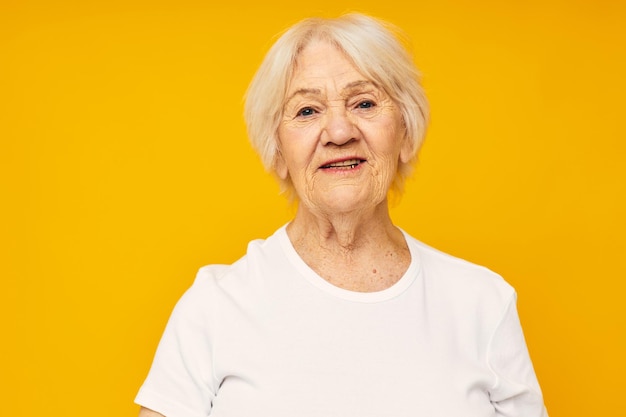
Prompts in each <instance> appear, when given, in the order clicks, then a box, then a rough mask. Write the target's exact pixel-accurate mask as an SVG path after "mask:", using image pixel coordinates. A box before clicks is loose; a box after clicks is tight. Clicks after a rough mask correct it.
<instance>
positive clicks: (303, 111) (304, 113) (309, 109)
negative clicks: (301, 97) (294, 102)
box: [297, 107, 315, 117]
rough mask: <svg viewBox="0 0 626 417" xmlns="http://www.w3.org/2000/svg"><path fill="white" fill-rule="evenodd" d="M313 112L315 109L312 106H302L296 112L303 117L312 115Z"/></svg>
mask: <svg viewBox="0 0 626 417" xmlns="http://www.w3.org/2000/svg"><path fill="white" fill-rule="evenodd" d="M313 114H315V110H314V109H313V108H312V107H304V108H302V109H300V110H299V111H298V113H297V115H298V116H303V117H307V116H312V115H313Z"/></svg>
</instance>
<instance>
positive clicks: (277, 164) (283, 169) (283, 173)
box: [274, 147, 289, 180]
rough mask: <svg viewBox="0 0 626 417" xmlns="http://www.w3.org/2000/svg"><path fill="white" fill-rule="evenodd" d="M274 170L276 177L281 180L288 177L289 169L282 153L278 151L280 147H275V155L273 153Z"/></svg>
mask: <svg viewBox="0 0 626 417" xmlns="http://www.w3.org/2000/svg"><path fill="white" fill-rule="evenodd" d="M274 171H275V172H276V175H278V178H280V179H281V180H286V179H287V177H289V170H288V169H287V163H286V162H285V158H283V154H282V152H281V151H280V147H279V148H277V149H276V155H274Z"/></svg>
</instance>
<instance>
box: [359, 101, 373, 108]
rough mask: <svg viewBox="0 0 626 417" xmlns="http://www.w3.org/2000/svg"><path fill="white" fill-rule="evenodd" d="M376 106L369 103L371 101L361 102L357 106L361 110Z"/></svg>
mask: <svg viewBox="0 0 626 417" xmlns="http://www.w3.org/2000/svg"><path fill="white" fill-rule="evenodd" d="M374 106H375V104H374V102H372V101H369V100H366V101H361V102H360V103H359V104H358V105H357V107H358V108H359V109H370V108H372V107H374Z"/></svg>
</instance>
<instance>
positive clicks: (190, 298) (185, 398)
mask: <svg viewBox="0 0 626 417" xmlns="http://www.w3.org/2000/svg"><path fill="white" fill-rule="evenodd" d="M204 283H206V281H205V282H204ZM202 284H203V283H202V282H200V283H199V282H198V279H196V282H195V283H194V285H193V286H192V287H191V288H190V289H189V290H187V292H186V293H185V294H184V295H183V296H182V297H181V299H180V300H179V301H178V303H177V304H176V307H175V308H174V310H173V312H172V314H171V316H170V319H169V321H168V323H167V326H166V328H165V331H164V333H163V336H162V337H161V341H160V342H159V346H158V348H157V351H156V354H155V357H154V360H153V362H152V366H151V368H150V372H149V373H148V376H147V378H146V380H145V381H144V383H143V385H142V386H141V388H140V390H139V392H138V394H137V396H136V398H135V402H136V403H137V404H139V405H142V406H144V407H146V408H149V409H151V410H154V411H157V412H159V413H161V414H163V415H164V416H166V417H206V416H208V415H209V414H210V412H211V403H212V401H213V398H214V397H215V392H216V389H217V387H216V382H215V378H214V374H213V365H212V341H211V336H210V327H211V326H210V319H211V317H212V314H210V309H211V308H212V305H211V302H210V299H209V298H210V297H208V293H207V291H206V288H205V286H204V285H202Z"/></svg>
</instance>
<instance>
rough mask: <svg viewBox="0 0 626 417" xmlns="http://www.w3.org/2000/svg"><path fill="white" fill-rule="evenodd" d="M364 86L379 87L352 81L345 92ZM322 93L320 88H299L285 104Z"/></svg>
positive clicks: (360, 81) (368, 82)
mask: <svg viewBox="0 0 626 417" xmlns="http://www.w3.org/2000/svg"><path fill="white" fill-rule="evenodd" d="M364 85H370V86H372V87H377V85H376V84H374V83H373V82H371V81H367V80H358V81H352V82H351V83H348V84H346V85H345V86H344V87H343V90H354V89H355V88H357V87H362V86H364ZM321 92H322V91H321V90H320V89H319V88H299V89H297V90H296V91H294V92H293V93H292V94H291V95H290V96H289V97H287V99H286V100H285V104H287V103H289V102H290V101H291V99H293V98H294V97H296V96H306V95H316V94H321Z"/></svg>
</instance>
